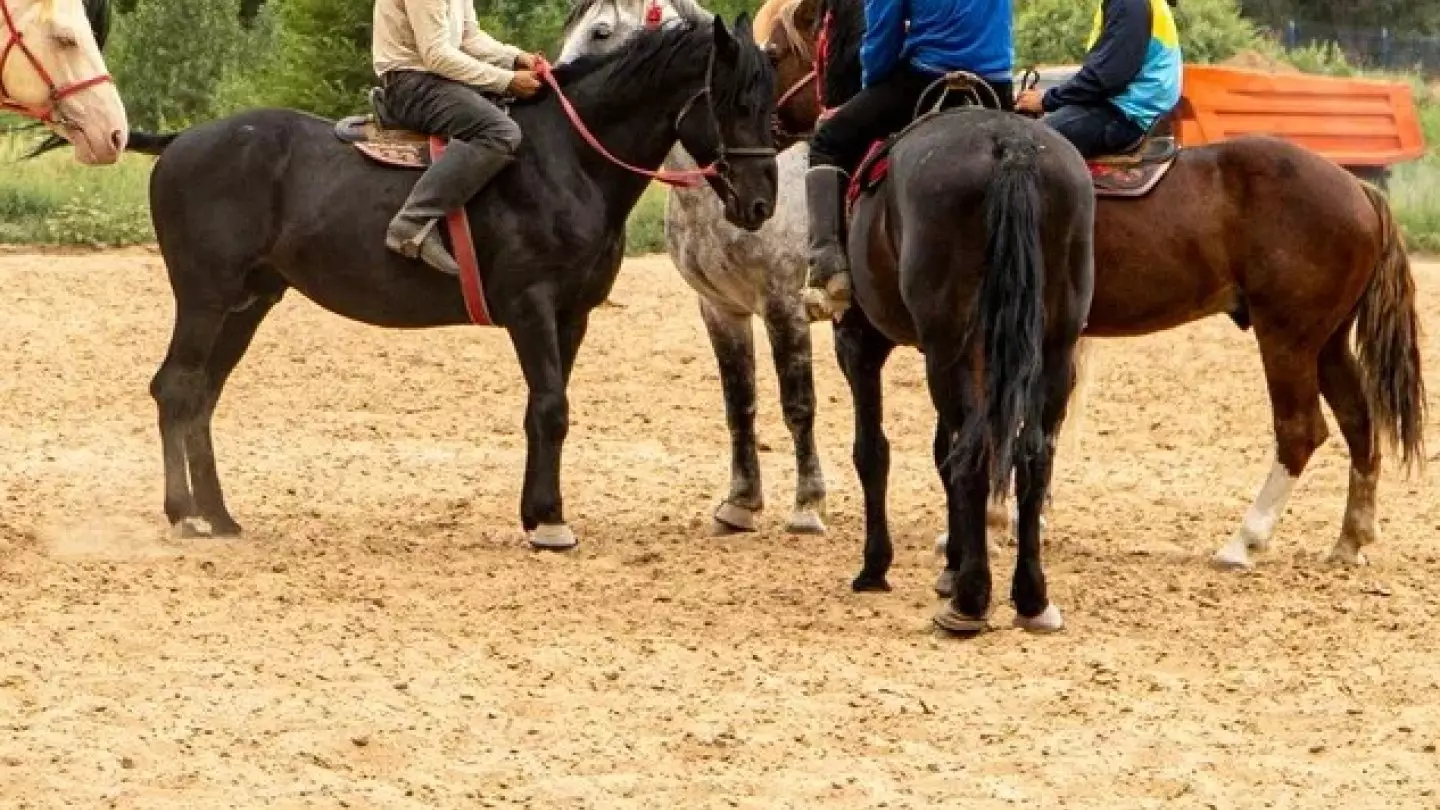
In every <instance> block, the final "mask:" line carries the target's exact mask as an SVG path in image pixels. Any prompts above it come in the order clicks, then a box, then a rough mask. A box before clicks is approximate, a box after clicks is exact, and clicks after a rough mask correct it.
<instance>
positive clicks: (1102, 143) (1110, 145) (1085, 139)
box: [1041, 104, 1145, 158]
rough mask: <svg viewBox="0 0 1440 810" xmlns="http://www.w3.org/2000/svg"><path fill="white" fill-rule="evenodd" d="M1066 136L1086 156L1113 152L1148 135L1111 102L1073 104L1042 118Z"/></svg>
mask: <svg viewBox="0 0 1440 810" xmlns="http://www.w3.org/2000/svg"><path fill="white" fill-rule="evenodd" d="M1041 120H1042V121H1044V122H1045V123H1047V124H1049V125H1050V127H1051V128H1052V129H1054V130H1055V131H1056V132H1059V133H1060V134H1061V135H1064V136H1065V140H1067V141H1069V142H1070V143H1072V144H1074V145H1075V148H1076V149H1078V150H1080V154H1081V156H1083V157H1085V158H1094V157H1101V156H1104V155H1113V154H1115V153H1116V152H1119V151H1121V150H1123V149H1128V148H1129V147H1131V146H1134V145H1135V142H1136V141H1138V140H1140V138H1141V136H1143V135H1144V134H1145V130H1143V129H1141V128H1140V126H1139V125H1138V124H1136V123H1135V122H1134V121H1131V120H1130V119H1129V118H1126V117H1125V115H1124V114H1123V113H1121V112H1120V111H1119V110H1117V109H1115V108H1114V107H1112V106H1110V105H1109V104H1100V105H1096V106H1093V107H1091V106H1083V105H1079V104H1072V105H1070V106H1068V107H1061V108H1060V109H1058V110H1056V111H1054V112H1052V113H1049V114H1047V115H1046V116H1045V117H1044V118H1042V119H1041Z"/></svg>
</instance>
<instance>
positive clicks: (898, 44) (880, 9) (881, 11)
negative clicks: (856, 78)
mask: <svg viewBox="0 0 1440 810" xmlns="http://www.w3.org/2000/svg"><path fill="white" fill-rule="evenodd" d="M904 47H905V9H904V0H865V40H864V41H863V42H862V43H860V67H861V74H860V75H861V82H862V84H861V86H862V87H869V86H870V85H872V84H874V83H875V82H878V81H880V80H881V79H883V78H885V77H886V76H888V75H890V72H891V71H892V70H894V69H895V65H896V64H897V63H898V62H899V61H900V52H901V50H903V49H904Z"/></svg>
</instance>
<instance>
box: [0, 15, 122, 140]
mask: <svg viewBox="0 0 1440 810" xmlns="http://www.w3.org/2000/svg"><path fill="white" fill-rule="evenodd" d="M87 12H89V13H90V14H89V15H87ZM91 16H94V17H96V18H97V19H99V20H101V21H104V20H106V19H108V8H107V6H106V3H105V2H103V1H102V2H94V1H93V0H92V2H91V3H90V4H89V7H88V8H87V5H86V4H85V3H84V2H82V0H0V43H3V44H0V109H4V110H9V111H11V112H15V113H18V114H20V115H23V116H25V117H27V118H33V119H35V120H37V121H39V122H41V123H42V124H44V125H45V126H46V127H47V128H49V129H50V130H51V131H52V132H54V133H55V134H56V135H59V136H60V137H62V138H64V139H65V140H67V141H69V142H70V143H71V144H73V145H74V146H75V157H76V159H77V160H79V161H80V162H81V163H85V164H92V165H96V164H108V163H114V162H115V161H116V160H118V159H119V157H120V153H121V152H123V151H124V149H125V141H126V133H127V131H128V129H129V124H128V122H127V120H126V117H125V106H124V105H123V104H122V103H121V101H120V94H119V92H117V91H116V89H115V84H114V82H113V81H111V79H110V74H109V71H108V70H107V69H106V67H105V59H104V57H103V56H101V54H100V46H99V44H98V43H97V41H96V31H95V30H94V29H93V28H92V27H91V24H90V18H91ZM102 33H103V32H102Z"/></svg>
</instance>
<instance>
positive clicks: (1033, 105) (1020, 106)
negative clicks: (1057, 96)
mask: <svg viewBox="0 0 1440 810" xmlns="http://www.w3.org/2000/svg"><path fill="white" fill-rule="evenodd" d="M1043 98H1044V96H1042V95H1041V94H1040V91H1039V90H1026V91H1025V92H1023V93H1021V94H1020V97H1019V98H1017V99H1015V112H1018V113H1026V114H1028V115H1044V114H1045V104H1044V102H1043V100H1042V99H1043Z"/></svg>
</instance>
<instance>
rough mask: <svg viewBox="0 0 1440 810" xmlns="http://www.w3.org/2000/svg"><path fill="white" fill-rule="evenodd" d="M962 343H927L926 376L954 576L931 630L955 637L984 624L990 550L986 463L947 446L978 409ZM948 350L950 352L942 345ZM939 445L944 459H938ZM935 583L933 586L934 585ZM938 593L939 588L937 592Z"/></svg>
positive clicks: (948, 564)
mask: <svg viewBox="0 0 1440 810" xmlns="http://www.w3.org/2000/svg"><path fill="white" fill-rule="evenodd" d="M963 345H964V341H961V340H958V339H957V340H952V339H946V340H927V341H926V346H925V378H926V381H927V382H928V383H929V387H930V398H931V400H932V401H933V402H934V405H935V411H936V414H937V416H938V417H939V420H940V426H941V427H940V429H942V430H945V431H947V435H948V439H947V440H946V441H944V442H943V443H942V441H941V440H940V439H938V438H937V439H936V441H935V448H934V449H935V454H936V462H937V465H936V466H937V468H938V470H939V472H940V474H941V475H942V476H944V477H945V478H946V479H948V485H947V486H946V487H945V518H946V524H947V529H948V530H949V531H948V535H949V540H948V542H947V543H946V544H945V558H946V559H945V569H946V571H948V572H953V575H952V577H951V581H952V583H953V585H952V588H951V591H952V592H951V594H950V600H949V602H948V603H947V604H946V605H945V606H944V607H943V608H941V609H940V611H939V612H938V613H936V614H935V619H934V622H935V626H936V627H939V628H940V629H941V630H944V631H945V632H947V633H951V634H954V635H958V636H973V635H975V634H977V633H981V632H983V631H984V630H985V629H986V628H987V627H988V626H989V617H990V589H991V578H990V546H989V540H988V538H987V537H986V533H987V530H988V525H987V518H986V513H987V510H988V506H989V502H990V477H989V474H988V470H989V467H990V459H989V454H988V452H987V453H985V458H983V459H981V460H980V464H978V465H976V467H975V468H974V469H966V468H965V467H964V466H963V465H961V464H959V463H957V462H955V461H954V459H953V457H952V454H951V452H950V448H949V445H950V444H951V443H953V442H954V440H955V436H956V431H955V428H954V427H953V426H956V425H963V424H965V418H966V415H967V413H968V411H969V409H970V408H974V407H977V400H978V396H977V394H978V392H977V391H976V390H975V382H974V381H973V378H972V377H971V367H970V365H969V364H968V363H965V362H963V359H964V358H961V362H956V357H955V356H954V350H953V347H955V346H963ZM943 346H948V347H952V348H951V350H950V351H945V350H942V348H941V347H943ZM942 444H943V445H944V449H945V455H944V456H941V455H940V450H941V446H942ZM939 584H940V583H937V586H938V585H939ZM937 590H938V588H937Z"/></svg>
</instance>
